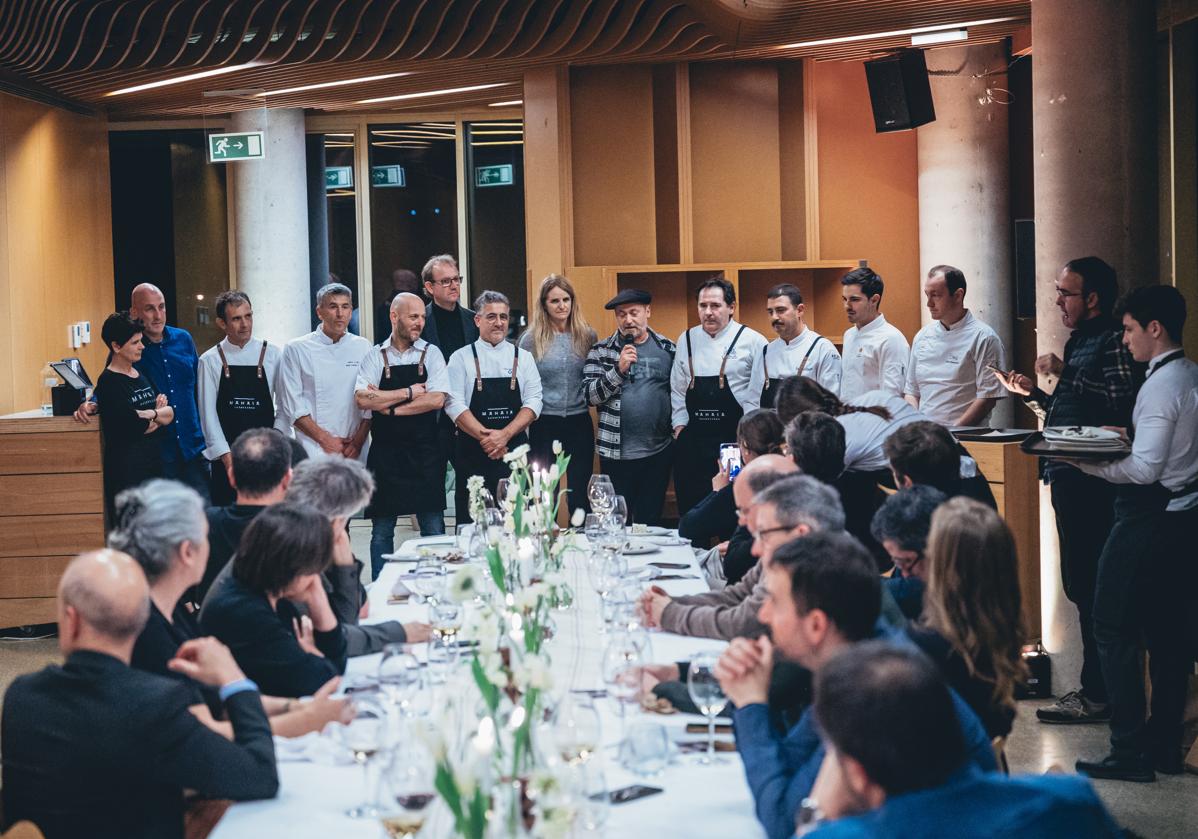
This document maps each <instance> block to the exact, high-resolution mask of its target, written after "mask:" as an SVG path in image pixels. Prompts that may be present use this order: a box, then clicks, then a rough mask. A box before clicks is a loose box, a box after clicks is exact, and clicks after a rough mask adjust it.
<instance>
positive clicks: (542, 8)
mask: <svg viewBox="0 0 1198 839" xmlns="http://www.w3.org/2000/svg"><path fill="white" fill-rule="evenodd" d="M565 2H566V0H553V2H544V3H540V4H539V5H538V8H537V15H536V17H535V18H534V19H533V20H532V21H531V22H530V23H526V24H525V25H524V26H522V27H520V30H519V31H518V32H517V33H516V38H515V39H514V40H513V41H512V43H511V44H510V45H509V46H508V48H507V50H506V53H505V57H506V58H520V57H523V56H525V55H528V54H529V52H531V51H532V50H534V49H536V47H537V46H538V45H539V44H541V43H542V41H543V40H544V39H545V37H546V35H548V33H549V27H550V25H551V24H552V23H553V21H554V19H555V18H557V16H558V14H559V13H561V12H562V4H563V3H565ZM577 5H578V7H579V9H581V8H582V7H583V5H584V4H582V3H579V4H577Z"/></svg>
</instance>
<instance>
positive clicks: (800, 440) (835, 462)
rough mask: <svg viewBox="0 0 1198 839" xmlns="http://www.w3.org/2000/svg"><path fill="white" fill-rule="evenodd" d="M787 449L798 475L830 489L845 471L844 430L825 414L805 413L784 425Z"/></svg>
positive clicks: (784, 384)
mask: <svg viewBox="0 0 1198 839" xmlns="http://www.w3.org/2000/svg"><path fill="white" fill-rule="evenodd" d="M788 381H790V380H789V379H788V380H785V381H784V382H783V383H782V387H783V388H785V387H786V382H788ZM786 450H787V451H788V452H790V457H791V459H792V460H793V461H794V464H795V466H797V467H799V471H800V472H802V473H803V474H804V475H810V476H811V477H813V478H815V479H816V480H818V481H823V482H824V483H825V484H828V485H829V486H833V485H835V484H836V481H837V479H838V478H839V477H840V474H841V473H842V472H844V428H843V426H841V424H840V423H838V422H837V421H836V420H835V419H833V418H832V417H830V416H828V415H827V414H824V413H821V412H819V411H806V412H804V413H802V414H798V415H797V416H795V417H794V418H793V419H791V420H790V421H789V422H787V424H786Z"/></svg>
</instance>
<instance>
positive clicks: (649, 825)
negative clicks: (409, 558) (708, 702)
mask: <svg viewBox="0 0 1198 839" xmlns="http://www.w3.org/2000/svg"><path fill="white" fill-rule="evenodd" d="M441 538H442V540H443V539H444V537H441ZM422 541H434V540H420V539H414V540H411V541H409V542H407V543H405V544H404V546H403V548H402V549H401V550H400V553H412V552H414V551H415V549H416V547H417V546H418V545H419V544H420V543H421V542H422ZM628 560H629V573H634V572H637V571H639V570H640V569H642V568H644V567H645V565H646V563H648V562H650V561H667V562H687V563H689V564H690V565H691V570H690V571H683V572H674V571H664V572H663V573H666V574H674V573H682V574H693V575H695V576H697V577H698V579H695V580H689V579H688V580H665V581H659V582H657V583H656V584H657V585H659V586H661V587H662V588H663V589H665V590H666V591H667V592H669V593H670V594H673V595H681V594H693V593H697V592H701V591H705V590H706V589H707V585H706V583H705V582H704V581H703V579H702V574H701V572H700V571H699V569H698V566H697V563H696V562H695V559H694V556H693V554H692V552H691V550H690V548H689V547H663V548H662V549H661V550H660V551H659V552H656V553H653V554H647V555H643V556H635V557H628ZM410 567H411V566H410V565H407V564H404V563H397V562H391V563H388V564H387V566H386V568H385V569H384V570H383V572H382V574H381V575H380V577H379V580H378V581H377V582H375V583H374V584H372V585H371V586H370V592H369V596H370V615H371V616H370V618H369V619H368V620H366V621H364V622H366V623H369V622H373V621H381V620H400V621H411V620H425V619H426V617H427V609H426V607H424V606H421V605H402V606H397V605H390V604H388V603H387V598H388V595H389V593H390V591H391V588H392V586H393V585H394V583H395V581H396V580H397V579H398V577H399V576H400V574H401V573H402V572H403V571H405V570H407V569H408V568H410ZM566 574H567V578H568V579H569V581H570V584H571V585H572V587H573V588H574V591H575V593H576V597H577V605H576V606H575V608H574V609H572V610H569V611H564V612H556V613H555V614H554V620H555V622H556V624H557V631H558V637H555V638H554V639H553V641H552V642H551V644H552V645H551V646H550V647H549V648H548V649H549V652H550V655H551V656H552V657H553V670H554V680H555V691H561V690H563V689H564V688H565V687H566V686H569V687H570V688H574V689H582V688H602V687H604V685H603V679H602V676H601V673H600V660H601V657H602V654H603V648H604V643H605V640H606V636H605V635H603V634H602V633H601V632H600V631H599V630H600V623H601V620H602V619H601V617H600V614H601V613H600V601H599V597H598V595H597V594H596V593H595V591H594V589H593V588H592V587H591V585H590V582H589V580H588V578H587V574H586V569H585V558H584V557H583V555H582V554H580V553H577V554H571V555H568V556H567V559H566ZM652 646H653V654H652V660H653V661H656V662H672V661H678V660H683V659H687V658H690V657H691V656H692V655H694V654H695V653H697V652H699V651H704V650H711V651H718V650H720V649H722V648H723V646H724V644H723V642H719V641H711V640H705V639H697V638H684V637H682V636H678V635H672V634H669V633H663V632H653V633H652ZM379 658H380V656H379V655H370V656H361V657H359V658H353V659H350V662H349V667H348V668H347V673H349V674H353V673H373V672H374V671H375V670H376V669H377V667H378V662H379ZM576 659H577V662H576ZM571 680H573V681H571ZM596 707H597V708H599V710H600V713H601V716H602V720H603V740H604V744H605V746H606V748H605V749H604V755H605V759H604V771H605V776H606V779H607V783H608V787H609V789H618V788H620V787H623V786H627V785H630V784H648V785H652V786H658V787H662V788H663V789H664V790H665V791H664V793H662V794H659V795H652V796H649V797H647V798H642V799H639V800H637V801H632V802H629V803H626V804H620V805H615V806H613V807H612V808H611V814H610V817H609V819H608V823H607V828H606V835H607V836H609V837H621V838H622V837H666V836H671V835H686V836H688V837H713V839H715V837H720V838H721V839H731V838H732V837H735V839H742V837H750V838H751V837H759V836H762V835H763V831H762V830H761V827H760V825H759V824H758V822H757V820H756V818H755V817H754V815H753V801H752V796H751V794H750V792H749V788H748V785H747V784H746V783H745V778H744V771H743V769H742V767H741V763H740V759H739V757H737V755H736V754H734V753H725V754H724V757H725V758H726V762H725V763H722V764H719V765H715V766H702V765H698V764H696V763H695V762H694V759H693V756H689V755H683V756H680V757H679V758H678V759H677V760H676V761H675V762H673V763H671V765H670V766H669V767H667V768H666V769H665V771H664V772H662V773H661V774H660V775H658V776H657V777H655V778H651V779H648V780H646V779H644V778H640V777H638V776H636V775H633V774H632V773H630V772H627V771H626V770H624V769H622V768H621V767H619V766H618V765H617V763H616V761H615V760H614V744H615V743H616V742H617V741H618V740H619V731H620V726H619V718H618V716H617V715H616V711H615V708H614V707H613V705H612V703H611V701H610V700H605V699H600V700H596ZM633 713H635V712H633ZM645 718H646V719H650V720H652V721H654V722H660V723H662V724H663V725H665V726H666V727H667V729H668V730H669V732H670V735H671V737H672V738H673V739H675V740H704V735H687V734H685V732H684V727H685V725H686V724H687V723H693V722H702V721H703V718H702V717H699V716H692V715H686V714H672V715H668V716H663V715H659V714H647V715H645ZM629 721H630V722H631V721H632V718H631V716H630V718H629ZM722 736H723V737H724V738H727V737H728V735H722ZM279 777H280V790H279V795H278V797H277V798H275V799H273V800H271V801H258V802H252V803H245V804H235V805H233V806H232V807H231V808H230V809H229V811H228V813H227V814H226V815H225V817H224V818H223V819H222V820H221V822H220V823H219V824H218V825H217V828H216V830H215V831H214V832H213V834H212V837H213V839H243V838H244V839H257V837H264V836H285V837H287V839H308V837H311V839H329V837H337V839H355V838H356V837H361V839H379V837H380V836H382V835H383V832H382V828H381V827H380V826H379V824H378V822H377V821H372V820H355V819H350V818H348V817H346V816H345V815H343V812H344V811H345V810H346V809H348V808H350V807H352V806H354V805H355V804H357V803H359V802H360V801H361V800H362V797H363V787H362V774H361V770H360V769H358V768H357V767H356V766H344V767H333V766H322V765H316V764H312V763H305V762H281V763H280V764H279ZM447 830H448V828H447V827H446V826H445V824H444V823H443V821H442V820H438V821H437V823H434V822H432V821H430V823H429V824H428V825H427V826H426V828H425V831H424V833H423V834H422V839H426V837H427V839H433V837H441V836H445V835H447Z"/></svg>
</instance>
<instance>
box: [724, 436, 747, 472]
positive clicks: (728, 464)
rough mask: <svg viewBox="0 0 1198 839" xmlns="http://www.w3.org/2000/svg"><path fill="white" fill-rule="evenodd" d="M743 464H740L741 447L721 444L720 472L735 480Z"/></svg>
mask: <svg viewBox="0 0 1198 839" xmlns="http://www.w3.org/2000/svg"><path fill="white" fill-rule="evenodd" d="M742 465H743V464H742V463H741V462H740V446H739V445H737V444H736V443H721V444H720V471H722V472H727V473H728V477H729V478H735V477H736V473H738V472H739V471H740V469H741V466H742Z"/></svg>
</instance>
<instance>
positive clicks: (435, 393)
mask: <svg viewBox="0 0 1198 839" xmlns="http://www.w3.org/2000/svg"><path fill="white" fill-rule="evenodd" d="M426 317H427V315H426V310H425V307H424V301H423V300H421V299H420V298H419V297H417V296H416V295H415V294H412V293H410V292H400V293H399V294H397V295H396V296H395V299H394V300H392V301H391V335H390V336H389V337H388V338H387V340H386V341H384V342H383V343H381V344H379V345H378V346H377V347H375V348H374V349H373V350H371V351H370V352H369V353H367V355H366V357H365V358H364V359H362V364H361V365H360V366H359V367H358V382H357V385H356V389H355V391H354V398H355V399H356V400H357V403H358V407H359V408H362V409H363V410H369V411H372V412H373V414H372V418H371V421H370V454H369V456H368V457H367V459H366V466H367V468H369V469H370V471H371V472H372V473H373V474H374V482H375V490H374V497H373V498H371V501H370V506H369V507H367V508H366V515H367V517H369V518H370V519H371V520H372V522H373V525H372V530H371V535H370V567H371V570H372V572H373V574H374V576H375V577H376V578H377V577H378V575H379V571H381V570H382V568H383V564H384V563H385V562H386V560H385V559H383V556H384V555H385V554H389V553H391V552H392V551H394V550H395V520H396V517H398V516H403V515H408V514H411V513H415V514H416V520H417V521H418V522H419V523H420V535H421V536H435V535H440V534H442V533H444V532H445V518H444V510H445V460H446V458H447V457H448V452H446V451H444V450H443V449H442V444H441V442H440V441H439V439H438V434H437V414H438V412H439V411H440V410H441V408H442V406H443V405H444V404H445V396H446V394H447V393H448V392H449V374H448V373H447V372H446V365H445V357H444V356H443V355H441V351H440V350H439V349H437V347H435V346H434V345H432V344H430V343H429V342H428V341H426V340H424V339H423V338H421V337H420V333H421V331H423V329H424V326H425V319H426Z"/></svg>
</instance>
